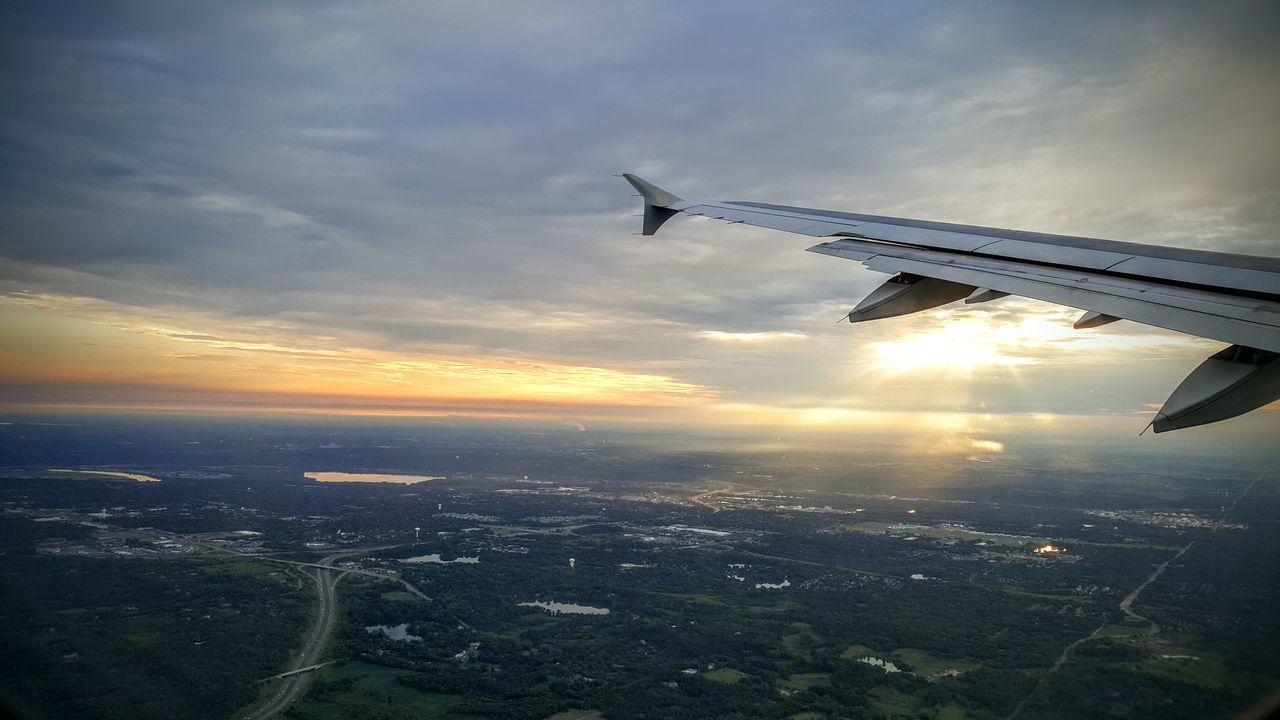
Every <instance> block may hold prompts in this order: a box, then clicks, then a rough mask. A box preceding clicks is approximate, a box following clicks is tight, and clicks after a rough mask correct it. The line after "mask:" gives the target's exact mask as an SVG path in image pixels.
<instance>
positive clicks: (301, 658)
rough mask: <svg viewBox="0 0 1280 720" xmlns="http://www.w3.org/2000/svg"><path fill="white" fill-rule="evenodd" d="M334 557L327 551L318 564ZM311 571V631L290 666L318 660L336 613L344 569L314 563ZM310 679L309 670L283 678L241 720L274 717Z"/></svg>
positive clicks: (315, 662)
mask: <svg viewBox="0 0 1280 720" xmlns="http://www.w3.org/2000/svg"><path fill="white" fill-rule="evenodd" d="M337 557H338V556H337V555H330V556H329V557H327V558H325V559H324V560H321V561H320V565H322V566H328V565H332V564H333V561H334V560H335V559H337ZM311 574H312V577H313V578H314V579H315V582H316V597H317V598H318V599H319V602H318V603H317V609H316V620H315V623H314V624H313V625H312V626H311V632H309V633H308V634H307V639H306V642H304V643H303V645H302V650H301V651H300V652H299V653H298V656H297V657H296V658H295V659H294V662H293V666H292V669H302V668H305V667H307V666H309V665H317V664H318V663H319V660H320V655H321V654H322V653H323V652H324V649H325V646H326V645H328V644H329V636H330V635H332V634H333V626H334V621H335V620H336V618H337V614H338V603H337V596H338V593H337V589H338V581H339V580H341V579H342V576H343V575H344V574H345V573H344V572H342V571H339V570H334V569H331V568H328V567H313V568H311ZM310 680H311V673H296V674H293V675H290V676H288V677H285V678H282V679H281V680H280V685H279V687H277V688H276V690H275V692H273V693H272V694H271V696H270V697H268V698H267V700H266V701H265V702H264V704H262V705H261V706H260V707H259V708H258V709H257V710H254V711H252V712H250V713H249V714H247V715H244V716H243V717H244V720H264V719H265V718H271V717H275V716H276V715H277V714H278V713H280V712H283V711H284V710H285V708H287V707H289V706H290V705H291V704H293V701H294V700H297V699H298V698H299V697H301V696H302V693H303V692H304V691H305V690H306V689H307V685H308V684H309V682H310Z"/></svg>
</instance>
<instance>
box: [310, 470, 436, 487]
mask: <svg viewBox="0 0 1280 720" xmlns="http://www.w3.org/2000/svg"><path fill="white" fill-rule="evenodd" d="M304 474H305V475H306V476H307V477H309V478H311V479H312V480H315V481H316V482H332V483H347V482H354V483H399V484H401V485H412V484H414V483H420V482H427V481H429V480H444V478H443V477H441V476H439V475H392V474H389V473H346V472H309V473H304Z"/></svg>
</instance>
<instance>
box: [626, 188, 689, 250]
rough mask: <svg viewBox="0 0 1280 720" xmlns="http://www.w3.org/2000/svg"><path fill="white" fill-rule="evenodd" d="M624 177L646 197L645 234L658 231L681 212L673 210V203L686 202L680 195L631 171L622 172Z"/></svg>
mask: <svg viewBox="0 0 1280 720" xmlns="http://www.w3.org/2000/svg"><path fill="white" fill-rule="evenodd" d="M622 177H624V178H626V181H627V182H629V183H631V187H633V188H635V189H636V192H638V193H640V195H641V197H643V198H644V233H643V234H645V235H653V234H654V233H656V232H658V228H660V227H662V223H664V222H666V221H668V220H670V219H671V218H672V216H674V215H675V214H676V213H678V212H680V211H679V210H673V209H672V208H671V206H672V205H675V204H676V203H679V202H684V201H683V200H681V199H680V198H679V197H677V196H675V195H672V194H671V193H669V192H667V191H666V190H663V189H662V188H660V187H658V186H657V185H654V184H653V183H651V182H649V181H648V180H645V179H644V178H639V177H636V176H635V175H632V174H631V173H622Z"/></svg>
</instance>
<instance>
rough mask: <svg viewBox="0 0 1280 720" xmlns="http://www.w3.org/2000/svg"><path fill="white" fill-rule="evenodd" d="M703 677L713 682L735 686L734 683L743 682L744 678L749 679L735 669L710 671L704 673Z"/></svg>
mask: <svg viewBox="0 0 1280 720" xmlns="http://www.w3.org/2000/svg"><path fill="white" fill-rule="evenodd" d="M702 677H704V678H706V679H708V680H710V681H711V682H717V683H723V684H725V685H733V684H734V683H738V682H741V681H742V679H743V678H745V677H747V674H746V673H744V672H742V671H740V670H734V669H733V668H716V669H715V670H708V671H706V672H704V673H702Z"/></svg>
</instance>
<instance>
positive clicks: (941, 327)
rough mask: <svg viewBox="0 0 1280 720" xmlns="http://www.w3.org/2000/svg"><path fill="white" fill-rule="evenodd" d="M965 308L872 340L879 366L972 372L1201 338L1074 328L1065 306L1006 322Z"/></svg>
mask: <svg viewBox="0 0 1280 720" xmlns="http://www.w3.org/2000/svg"><path fill="white" fill-rule="evenodd" d="M962 312H963V311H955V310H946V311H942V312H939V313H937V315H936V316H935V318H934V320H935V324H934V325H933V326H932V327H930V328H929V329H927V330H923V331H921V332H918V333H915V334H913V335H910V336H908V337H905V338H902V339H900V340H891V341H882V342H874V343H871V349H872V350H873V351H874V352H875V355H876V358H875V365H876V367H877V369H879V370H881V371H882V372H885V373H888V374H891V375H899V374H905V373H910V372H914V371H922V370H930V371H938V370H942V371H949V372H952V373H954V374H957V375H962V376H967V375H970V374H972V373H973V372H974V370H977V369H979V368H985V367H1006V368H1009V367H1018V366H1025V365H1036V364H1038V363H1040V362H1043V361H1046V360H1049V359H1052V358H1053V357H1060V356H1062V355H1063V354H1066V353H1080V352H1093V353H1096V352H1109V351H1110V352H1114V351H1124V350H1132V349H1134V348H1138V347H1157V346H1169V345H1185V344H1188V343H1195V342H1199V341H1198V340H1195V339H1192V338H1185V337H1179V336H1166V335H1154V334H1141V333H1140V334H1123V335H1121V334H1117V335H1109V334H1103V333H1099V332H1097V331H1094V330H1076V329H1074V328H1073V327H1072V320H1073V318H1074V315H1073V313H1072V311H1068V310H1061V309H1055V310H1053V311H1049V312H1038V313H1031V314H1025V315H1021V316H1020V317H1018V318H1017V319H1014V320H1003V321H1001V320H994V319H992V318H991V317H990V316H988V315H985V314H976V313H974V314H962Z"/></svg>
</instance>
